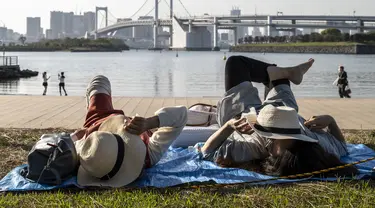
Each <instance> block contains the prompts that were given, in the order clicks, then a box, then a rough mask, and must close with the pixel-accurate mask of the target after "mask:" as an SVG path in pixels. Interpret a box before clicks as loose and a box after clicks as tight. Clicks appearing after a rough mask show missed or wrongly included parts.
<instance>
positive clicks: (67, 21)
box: [62, 12, 74, 37]
mask: <svg viewBox="0 0 375 208" xmlns="http://www.w3.org/2000/svg"><path fill="white" fill-rule="evenodd" d="M73 19H74V13H73V12H64V13H63V21H62V25H63V34H64V37H71V36H72V35H73Z"/></svg>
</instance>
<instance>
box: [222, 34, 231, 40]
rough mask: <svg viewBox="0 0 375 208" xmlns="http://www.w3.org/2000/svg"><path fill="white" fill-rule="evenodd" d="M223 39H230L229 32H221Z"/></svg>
mask: <svg viewBox="0 0 375 208" xmlns="http://www.w3.org/2000/svg"><path fill="white" fill-rule="evenodd" d="M220 40H221V41H228V40H229V33H221V34H220Z"/></svg>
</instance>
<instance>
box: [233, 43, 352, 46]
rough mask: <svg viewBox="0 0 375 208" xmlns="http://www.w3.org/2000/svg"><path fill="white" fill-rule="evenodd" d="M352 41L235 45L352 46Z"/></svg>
mask: <svg viewBox="0 0 375 208" xmlns="http://www.w3.org/2000/svg"><path fill="white" fill-rule="evenodd" d="M356 44H358V43H354V42H306V43H302V42H298V43H261V44H243V45H239V46H236V47H246V46H251V47H293V46H299V47H302V46H353V45H356Z"/></svg>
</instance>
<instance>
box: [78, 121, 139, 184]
mask: <svg viewBox="0 0 375 208" xmlns="http://www.w3.org/2000/svg"><path fill="white" fill-rule="evenodd" d="M124 120H125V116H123V115H116V116H112V117H111V118H109V119H108V120H106V121H105V122H103V123H102V124H101V126H100V127H99V130H98V131H96V132H93V133H91V134H90V135H89V136H88V137H87V138H86V139H83V140H79V141H77V142H76V149H77V152H78V155H79V158H80V166H79V169H78V174H77V182H78V184H79V185H81V186H104V187H115V188H117V187H123V186H126V185H128V184H130V183H131V182H133V181H135V180H136V179H137V178H138V177H139V176H140V174H141V173H142V170H143V167H144V163H145V157H146V146H145V144H144V143H143V141H142V140H141V138H140V137H139V136H137V135H132V134H129V133H127V132H126V131H124Z"/></svg>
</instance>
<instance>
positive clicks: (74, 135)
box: [70, 128, 87, 141]
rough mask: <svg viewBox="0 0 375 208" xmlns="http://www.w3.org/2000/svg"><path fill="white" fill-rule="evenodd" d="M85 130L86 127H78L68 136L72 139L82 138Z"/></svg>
mask: <svg viewBox="0 0 375 208" xmlns="http://www.w3.org/2000/svg"><path fill="white" fill-rule="evenodd" d="M86 130H87V128H82V129H78V130H76V131H75V132H74V133H72V134H71V135H70V137H71V138H72V140H73V141H78V140H81V139H82V138H84V136H85V134H86Z"/></svg>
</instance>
